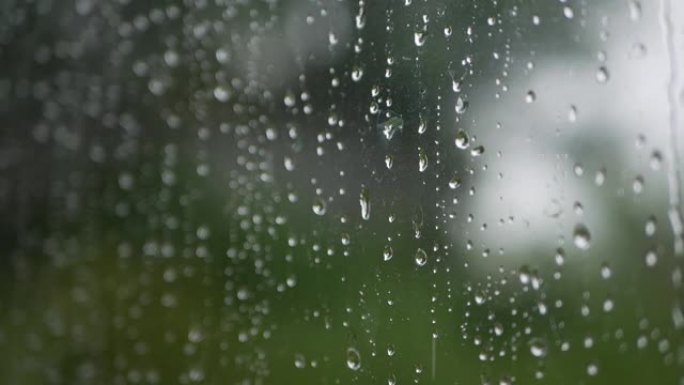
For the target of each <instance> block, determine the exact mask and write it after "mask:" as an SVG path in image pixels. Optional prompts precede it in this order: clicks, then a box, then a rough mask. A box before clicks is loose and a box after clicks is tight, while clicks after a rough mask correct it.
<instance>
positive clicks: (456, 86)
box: [451, 80, 463, 92]
mask: <svg viewBox="0 0 684 385" xmlns="http://www.w3.org/2000/svg"><path fill="white" fill-rule="evenodd" d="M462 88H463V83H461V81H460V80H452V81H451V89H452V90H453V91H454V92H461V89H462Z"/></svg>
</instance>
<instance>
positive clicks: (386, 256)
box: [382, 245, 394, 262]
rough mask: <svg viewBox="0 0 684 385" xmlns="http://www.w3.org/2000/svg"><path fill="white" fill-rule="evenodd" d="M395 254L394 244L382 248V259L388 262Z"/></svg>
mask: <svg viewBox="0 0 684 385" xmlns="http://www.w3.org/2000/svg"><path fill="white" fill-rule="evenodd" d="M393 256H394V250H392V246H390V245H386V246H385V248H384V249H383V250H382V260H383V261H385V262H387V261H389V260H390V259H392V257H393Z"/></svg>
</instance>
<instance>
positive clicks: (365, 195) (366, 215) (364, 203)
mask: <svg viewBox="0 0 684 385" xmlns="http://www.w3.org/2000/svg"><path fill="white" fill-rule="evenodd" d="M359 203H360V205H361V218H363V220H365V221H367V220H369V219H370V211H371V202H370V192H369V191H368V188H366V186H364V185H361V193H360V194H359Z"/></svg>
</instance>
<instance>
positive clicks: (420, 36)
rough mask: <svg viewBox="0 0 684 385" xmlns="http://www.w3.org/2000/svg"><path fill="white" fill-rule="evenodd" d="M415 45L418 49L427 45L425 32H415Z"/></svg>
mask: <svg viewBox="0 0 684 385" xmlns="http://www.w3.org/2000/svg"><path fill="white" fill-rule="evenodd" d="M413 43H414V44H415V45H416V47H422V46H423V45H424V44H425V33H424V32H414V33H413Z"/></svg>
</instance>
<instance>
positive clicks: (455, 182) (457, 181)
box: [449, 176, 461, 190]
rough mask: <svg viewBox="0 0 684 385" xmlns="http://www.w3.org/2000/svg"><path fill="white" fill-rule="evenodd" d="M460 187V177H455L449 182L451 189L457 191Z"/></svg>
mask: <svg viewBox="0 0 684 385" xmlns="http://www.w3.org/2000/svg"><path fill="white" fill-rule="evenodd" d="M460 186H461V178H459V177H458V176H454V177H453V178H451V180H450V181H449V188H450V189H452V190H456V189H457V188H459V187H460Z"/></svg>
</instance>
